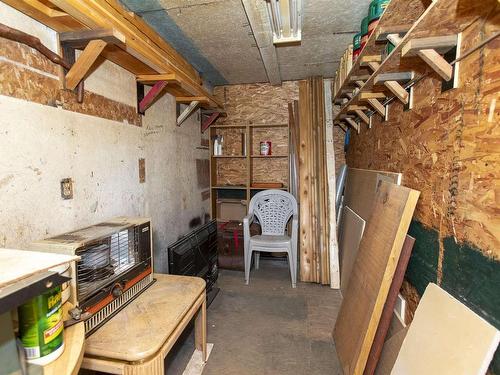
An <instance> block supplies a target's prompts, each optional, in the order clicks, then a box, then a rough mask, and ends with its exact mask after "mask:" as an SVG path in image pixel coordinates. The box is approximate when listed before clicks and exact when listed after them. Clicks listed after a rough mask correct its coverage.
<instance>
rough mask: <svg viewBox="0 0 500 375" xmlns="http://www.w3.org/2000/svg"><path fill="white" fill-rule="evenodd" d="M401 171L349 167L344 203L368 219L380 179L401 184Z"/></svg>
mask: <svg viewBox="0 0 500 375" xmlns="http://www.w3.org/2000/svg"><path fill="white" fill-rule="evenodd" d="M401 177H402V176H401V173H395V172H385V171H374V170H370V169H358V168H348V169H347V178H346V183H345V190H344V205H345V206H349V207H350V208H351V209H352V210H353V211H354V212H356V213H357V214H358V215H359V216H361V217H362V218H363V219H364V220H368V218H369V217H370V214H371V209H372V207H373V202H374V200H375V191H376V190H377V184H378V181H379V180H381V179H385V180H386V181H389V182H392V183H394V184H397V185H399V184H401Z"/></svg>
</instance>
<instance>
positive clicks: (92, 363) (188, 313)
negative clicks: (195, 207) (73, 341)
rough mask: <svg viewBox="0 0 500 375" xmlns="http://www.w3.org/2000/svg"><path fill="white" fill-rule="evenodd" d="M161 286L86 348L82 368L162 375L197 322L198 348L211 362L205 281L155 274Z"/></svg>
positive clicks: (98, 333)
mask: <svg viewBox="0 0 500 375" xmlns="http://www.w3.org/2000/svg"><path fill="white" fill-rule="evenodd" d="M155 278H156V279H157V281H156V283H154V284H153V285H152V286H150V287H149V288H148V289H147V290H146V291H144V292H143V293H142V294H141V295H140V296H139V297H137V298H136V299H135V300H134V301H133V302H131V303H130V304H129V305H128V306H126V307H125V308H124V309H123V310H121V311H120V312H119V313H118V314H117V315H115V316H114V317H113V318H111V319H110V320H109V321H108V322H106V323H105V324H104V325H103V326H102V327H101V328H99V329H98V330H97V331H96V332H95V333H94V334H92V335H91V336H90V337H89V338H88V339H87V340H86V342H85V356H84V358H83V362H82V366H81V367H82V368H84V369H89V370H95V371H102V372H107V373H110V374H129V375H132V374H133V375H141V374H148V375H156V374H157V375H163V374H164V364H163V363H164V358H165V357H166V355H167V354H168V352H169V351H170V349H171V348H172V346H173V345H174V344H175V342H176V341H177V339H178V338H179V336H180V335H181V333H182V331H184V328H186V326H187V325H188V323H189V322H190V321H191V319H192V318H193V317H195V346H196V349H197V350H200V351H202V355H203V360H204V361H206V357H207V339H206V332H207V331H206V296H205V281H204V280H203V279H200V278H198V277H189V276H176V275H162V274H155Z"/></svg>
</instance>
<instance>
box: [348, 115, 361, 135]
mask: <svg viewBox="0 0 500 375" xmlns="http://www.w3.org/2000/svg"><path fill="white" fill-rule="evenodd" d="M345 120H346V121H347V123H348V124H349V125H351V126H352V127H353V128H354V130H356V132H357V133H358V134H359V130H360V126H359V124H358V123H357V122H356V121H354V120H353V119H352V118H350V117H346V118H345Z"/></svg>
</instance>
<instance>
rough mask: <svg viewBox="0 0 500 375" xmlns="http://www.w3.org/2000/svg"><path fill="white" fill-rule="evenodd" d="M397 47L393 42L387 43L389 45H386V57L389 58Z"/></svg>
mask: <svg viewBox="0 0 500 375" xmlns="http://www.w3.org/2000/svg"><path fill="white" fill-rule="evenodd" d="M395 47H396V46H395V45H394V44H392V43H391V42H387V44H386V45H385V55H386V56H389V55H390V54H391V52H392V50H393V49H394V48H395Z"/></svg>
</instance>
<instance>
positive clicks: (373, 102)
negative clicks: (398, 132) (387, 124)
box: [366, 99, 385, 117]
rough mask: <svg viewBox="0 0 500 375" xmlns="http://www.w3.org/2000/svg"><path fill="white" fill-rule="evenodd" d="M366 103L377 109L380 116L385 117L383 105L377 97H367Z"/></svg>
mask: <svg viewBox="0 0 500 375" xmlns="http://www.w3.org/2000/svg"><path fill="white" fill-rule="evenodd" d="M366 101H367V102H368V104H370V105H371V106H372V107H373V109H374V110H375V111H377V112H378V113H379V114H380V115H381V116H382V117H385V107H384V106H383V105H382V103H380V102H379V101H378V100H377V99H367V100H366Z"/></svg>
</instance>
